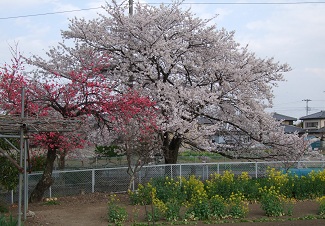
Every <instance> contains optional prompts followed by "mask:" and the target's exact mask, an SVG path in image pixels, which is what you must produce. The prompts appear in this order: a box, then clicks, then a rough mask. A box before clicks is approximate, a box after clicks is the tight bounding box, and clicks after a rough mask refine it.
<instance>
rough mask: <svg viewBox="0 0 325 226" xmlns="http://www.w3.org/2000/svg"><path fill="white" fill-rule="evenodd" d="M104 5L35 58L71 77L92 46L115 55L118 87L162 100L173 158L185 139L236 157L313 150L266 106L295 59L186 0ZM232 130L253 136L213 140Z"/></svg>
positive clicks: (166, 143)
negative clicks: (281, 56)
mask: <svg viewBox="0 0 325 226" xmlns="http://www.w3.org/2000/svg"><path fill="white" fill-rule="evenodd" d="M124 3H126V2H124ZM103 8H104V9H105V10H106V13H105V14H101V15H99V16H98V17H97V18H95V19H93V20H85V19H84V18H74V19H71V21H70V25H69V28H68V30H66V31H62V38H63V40H64V41H68V43H69V45H68V44H65V42H63V43H60V44H59V45H58V46H57V47H53V48H51V49H50V50H49V51H48V57H49V60H48V59H42V58H41V57H37V56H34V57H32V58H30V61H29V63H31V64H33V65H36V66H37V67H38V68H39V69H40V72H41V73H44V74H48V73H51V71H53V70H54V71H57V72H58V73H59V74H60V75H61V76H66V77H69V76H70V75H69V72H70V71H71V68H75V65H76V64H80V62H81V59H82V61H87V60H90V62H93V61H95V60H96V59H94V58H91V59H83V58H82V57H81V56H82V53H83V52H84V51H88V49H91V50H92V51H94V54H95V55H94V56H96V55H99V56H107V58H106V59H107V62H109V64H105V65H104V66H103V67H101V72H102V73H103V76H104V77H105V76H106V77H105V79H107V80H109V81H110V82H113V83H114V85H115V87H114V88H115V89H116V90H117V91H118V92H124V91H125V90H127V89H128V87H131V88H134V89H137V90H141V93H142V95H145V96H149V97H150V98H153V99H154V101H155V102H156V103H157V106H158V109H159V111H160V116H161V117H160V124H161V134H162V139H163V140H162V150H163V152H164V157H165V163H176V161H177V156H178V151H179V148H180V147H181V145H183V144H189V145H191V146H192V147H195V148H198V149H202V150H208V151H214V152H218V153H220V154H222V155H225V156H228V157H231V158H240V157H245V158H263V159H281V160H297V159H300V158H301V157H302V156H304V155H305V154H307V146H308V142H306V140H305V139H304V138H303V137H299V136H298V135H297V134H290V135H288V134H285V133H284V131H283V128H282V127H281V125H280V123H279V122H276V121H275V120H274V119H273V118H272V117H271V115H270V114H268V113H266V112H265V109H266V108H267V107H271V106H272V98H273V94H272V90H273V87H275V86H276V85H277V83H278V82H280V81H283V80H284V79H283V73H285V72H288V71H289V70H290V67H289V66H288V65H287V64H280V63H279V62H276V61H275V60H274V59H273V58H266V59H261V58H259V57H257V56H256V55H255V54H254V53H253V52H250V51H249V49H248V46H241V45H240V44H239V43H237V42H236V41H235V39H234V35H235V32H233V31H231V32H228V31H226V30H225V29H223V28H218V27H217V26H216V25H215V24H213V20H214V18H211V19H208V20H205V19H200V18H198V17H196V16H195V15H194V14H193V13H191V11H190V9H189V10H183V9H182V7H181V2H179V1H176V2H174V3H172V4H170V5H163V4H162V5H160V6H159V7H156V6H151V5H147V4H142V3H141V4H140V3H138V4H136V5H135V6H134V11H135V13H134V15H128V14H127V11H128V5H127V4H123V3H122V4H119V3H117V1H114V0H113V1H112V3H111V4H109V3H107V5H106V6H103ZM71 43H73V44H72V45H71ZM99 59H100V58H99ZM94 63H95V62H94ZM96 63H98V62H96ZM97 68H98V67H97ZM108 75H109V76H108ZM103 79H104V78H103ZM202 119H204V120H210V121H211V122H213V123H200V120H202ZM225 132H227V133H228V134H234V133H237V134H241V136H245V137H247V138H249V141H250V142H249V143H248V144H247V143H245V142H243V139H237V141H236V145H224V144H216V143H212V139H210V137H211V136H214V135H215V134H216V133H225ZM246 140H247V139H246ZM257 144H264V145H266V147H267V150H266V149H265V147H263V148H256V147H259V145H257ZM253 146H254V147H255V148H252V147H253Z"/></svg>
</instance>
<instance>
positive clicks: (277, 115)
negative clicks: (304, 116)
mask: <svg viewBox="0 0 325 226" xmlns="http://www.w3.org/2000/svg"><path fill="white" fill-rule="evenodd" d="M272 117H273V118H275V119H276V120H278V121H281V120H284V121H297V118H294V117H290V116H286V115H281V114H278V113H276V112H273V113H272Z"/></svg>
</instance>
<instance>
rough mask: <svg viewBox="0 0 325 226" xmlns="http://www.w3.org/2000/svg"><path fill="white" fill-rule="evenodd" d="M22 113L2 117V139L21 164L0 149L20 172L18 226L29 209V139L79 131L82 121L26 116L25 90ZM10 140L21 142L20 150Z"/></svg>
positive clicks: (0, 122)
mask: <svg viewBox="0 0 325 226" xmlns="http://www.w3.org/2000/svg"><path fill="white" fill-rule="evenodd" d="M21 96H22V101H21V103H22V113H21V114H20V115H0V138H2V139H4V140H5V141H6V142H7V143H8V144H9V145H10V146H11V147H12V148H13V149H14V150H16V151H17V152H19V153H20V158H19V163H18V162H16V160H14V159H12V158H11V157H10V156H9V155H8V154H7V152H6V151H4V150H2V149H1V148H0V154H2V155H3V156H5V157H7V158H8V160H9V161H10V162H11V163H12V164H13V165H14V166H15V167H16V168H17V169H18V170H19V187H18V190H19V199H18V226H20V225H21V218H22V215H24V219H26V213H27V209H28V177H27V161H28V160H29V152H28V139H29V138H30V136H31V134H33V133H40V132H71V131H75V130H77V127H78V126H79V125H80V121H78V120H75V119H63V118H55V117H35V116H26V115H25V113H24V112H25V108H24V106H25V103H24V99H25V89H24V88H23V89H22V95H21ZM8 138H16V139H19V140H20V148H19V149H18V148H17V147H16V146H15V145H14V144H12V143H11V142H10V140H9V139H8ZM23 191H24V194H23ZM23 198H24V202H23V203H24V211H23V212H22V199H23Z"/></svg>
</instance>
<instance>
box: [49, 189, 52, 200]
mask: <svg viewBox="0 0 325 226" xmlns="http://www.w3.org/2000/svg"><path fill="white" fill-rule="evenodd" d="M49 192H50V198H52V186H50V188H49Z"/></svg>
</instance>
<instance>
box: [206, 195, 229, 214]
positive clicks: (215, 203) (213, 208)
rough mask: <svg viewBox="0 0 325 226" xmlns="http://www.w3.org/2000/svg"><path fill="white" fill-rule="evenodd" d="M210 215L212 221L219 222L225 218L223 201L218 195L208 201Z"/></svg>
mask: <svg viewBox="0 0 325 226" xmlns="http://www.w3.org/2000/svg"><path fill="white" fill-rule="evenodd" d="M209 210H210V215H209V218H210V219H213V220H220V219H223V218H225V217H226V216H227V207H226V202H225V199H224V198H223V197H222V196H220V195H215V196H213V197H211V199H210V208H209Z"/></svg>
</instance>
